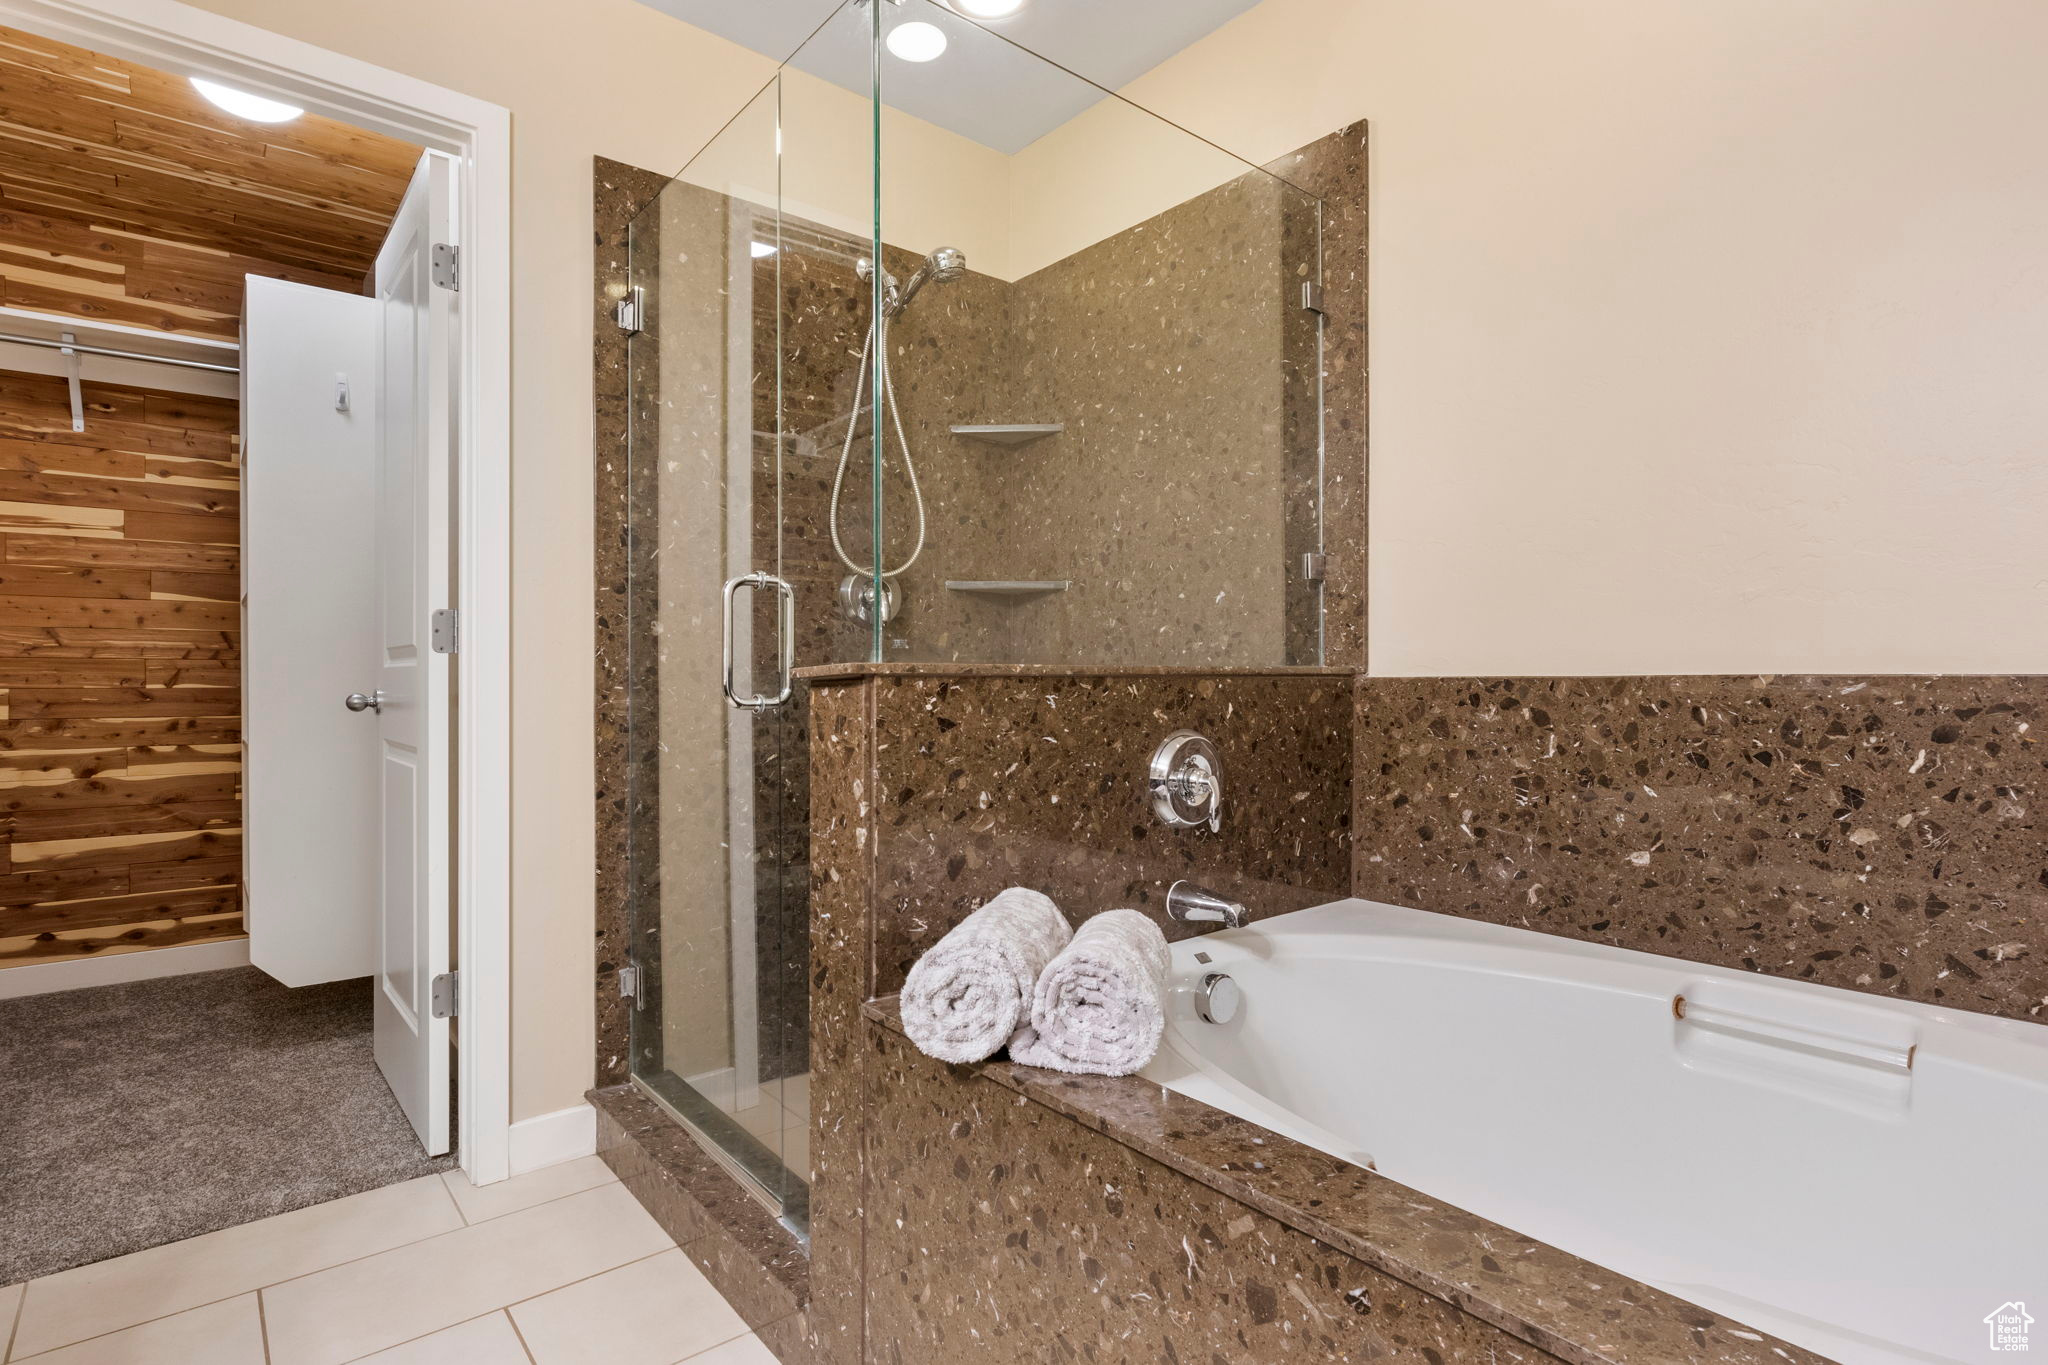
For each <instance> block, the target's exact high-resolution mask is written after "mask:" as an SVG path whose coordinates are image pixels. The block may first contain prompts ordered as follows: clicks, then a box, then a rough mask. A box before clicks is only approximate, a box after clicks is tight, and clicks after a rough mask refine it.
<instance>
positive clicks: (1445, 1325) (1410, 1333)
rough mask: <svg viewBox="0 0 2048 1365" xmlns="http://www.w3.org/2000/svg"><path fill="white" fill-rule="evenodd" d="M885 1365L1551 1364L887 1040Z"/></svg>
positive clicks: (877, 1224) (879, 1068) (880, 1318)
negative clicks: (950, 1363)
mask: <svg viewBox="0 0 2048 1365" xmlns="http://www.w3.org/2000/svg"><path fill="white" fill-rule="evenodd" d="M872 1040H873V1047H874V1056H873V1058H872V1059H871V1066H872V1067H873V1077H872V1082H873V1085H874V1087H875V1094H876V1097H877V1100H878V1101H879V1102H880V1103H881V1104H883V1105H885V1106H886V1110H885V1112H886V1113H887V1114H888V1116H889V1122H888V1123H887V1124H886V1125H883V1126H878V1127H877V1128H876V1130H875V1133H874V1135H873V1137H872V1139H871V1143H870V1145H871V1148H872V1155H871V1161H872V1164H873V1175H874V1181H875V1193H874V1196H873V1197H874V1200H875V1207H874V1216H873V1218H872V1219H871V1220H870V1227H869V1234H868V1238H869V1240H868V1251H869V1304H868V1313H869V1332H870V1340H871V1342H872V1343H873V1349H872V1350H871V1352H870V1359H871V1360H873V1361H875V1362H877V1365H923V1363H924V1362H931V1361H938V1360H944V1359H949V1358H953V1357H955V1356H960V1357H965V1358H971V1359H974V1360H982V1361H991V1362H1012V1361H1014V1362H1018V1363H1019V1365H1022V1363H1023V1362H1039V1361H1047V1360H1057V1361H1070V1360H1086V1361H1091V1362H1100V1365H1120V1363H1123V1362H1128V1363H1129V1365H1138V1362H1145V1363H1146V1365H1150V1363H1151V1362H1154V1361H1232V1362H1235V1361H1247V1362H1249V1361H1257V1362H1260V1363H1261V1365H1265V1363H1266V1362H1274V1363H1275V1365H1277V1363H1278V1362H1283V1361H1352V1362H1355V1361H1368V1360H1372V1361H1379V1360H1415V1361H1423V1360H1427V1359H1430V1358H1431V1355H1430V1353H1431V1352H1434V1353H1435V1358H1436V1359H1438V1360H1442V1361H1465V1360H1494V1361H1541V1360H1548V1359H1551V1358H1552V1357H1550V1356H1548V1355H1546V1354H1545V1353H1544V1352H1542V1351H1540V1350H1537V1349H1535V1348H1533V1347H1531V1346H1529V1345H1527V1344H1526V1343H1524V1342H1521V1341H1519V1340H1516V1339H1515V1338H1513V1337H1511V1336H1509V1335H1508V1334H1506V1333H1504V1332H1502V1331H1501V1330H1500V1329H1498V1328H1497V1327H1494V1326H1492V1325H1490V1324H1488V1323H1486V1322H1483V1321H1481V1320H1480V1319H1478V1318H1475V1317H1473V1316H1471V1315H1470V1314H1467V1313H1461V1312H1459V1311H1457V1310H1455V1309H1453V1308H1451V1307H1450V1306H1449V1305H1448V1304H1444V1303H1442V1302H1441V1301H1439V1300H1434V1299H1431V1298H1430V1297H1429V1296H1428V1295H1425V1294H1422V1293H1420V1292H1419V1291H1417V1290H1415V1289H1413V1288H1412V1287H1410V1286H1408V1285H1404V1284H1402V1283H1400V1282H1399V1281H1397V1280H1395V1279H1393V1278H1392V1277H1391V1276H1388V1275H1386V1274H1385V1273H1383V1272H1381V1271H1378V1270H1376V1269H1374V1268H1373V1267H1371V1266H1369V1265H1366V1264H1364V1263H1363V1262H1361V1261H1359V1260H1357V1259H1356V1258H1354V1257H1352V1256H1349V1255H1347V1254H1345V1253H1344V1252H1342V1251H1340V1250H1338V1249H1336V1248H1334V1247H1332V1246H1330V1245H1327V1244H1325V1243H1321V1242H1318V1241H1316V1240H1315V1239H1314V1238H1312V1237H1309V1236H1307V1235H1305V1234H1303V1233H1301V1232H1299V1231H1296V1230H1295V1229H1294V1228H1292V1227H1289V1226H1288V1225H1286V1224H1285V1223H1282V1222H1281V1221H1279V1220H1277V1219H1275V1218H1272V1217H1270V1216H1268V1215H1266V1214H1264V1213H1261V1212H1259V1211H1257V1210H1255V1209H1252V1208H1249V1207H1247V1206H1245V1205H1244V1204H1242V1203H1240V1202H1238V1201H1236V1200H1234V1199H1232V1198H1229V1197H1227V1196H1225V1195H1222V1194H1219V1193H1217V1192H1216V1191H1214V1190H1212V1189H1211V1188H1209V1187H1208V1186H1206V1185H1203V1184H1201V1183H1199V1182H1197V1181H1194V1180H1190V1179H1188V1178H1187V1177H1186V1176H1184V1175H1182V1174H1181V1173H1179V1172H1177V1171H1175V1170H1173V1169H1171V1168H1170V1167H1168V1166H1166V1165H1163V1164H1161V1163H1159V1162H1157V1161H1154V1160H1151V1159H1148V1158H1147V1157H1146V1156H1144V1155H1142V1154H1140V1153H1139V1152H1137V1151H1135V1150H1133V1149H1132V1148H1130V1147H1128V1146H1126V1145H1124V1144H1121V1143H1118V1142H1115V1141H1112V1140H1110V1139H1108V1138H1106V1137H1104V1136H1103V1135H1101V1134H1100V1133H1098V1132H1096V1131H1092V1130H1090V1129H1089V1128H1087V1127H1085V1126H1083V1125H1081V1124H1076V1123H1073V1122H1071V1121H1069V1119H1068V1118H1067V1117H1066V1116H1064V1115H1062V1114H1060V1113H1057V1112H1054V1111H1053V1110H1051V1109H1048V1108H1046V1107H1045V1106H1043V1105H1039V1104H1035V1103H1032V1102H1031V1101H1030V1100H1029V1099H1028V1098H1027V1097H1026V1096H1024V1095H1022V1094H1019V1093H1017V1092H1015V1091H1012V1090H1010V1089H1008V1088H1005V1087H1003V1086H1001V1085H991V1084H988V1083H987V1082H985V1081H983V1080H981V1079H978V1078H977V1077H976V1076H975V1075H974V1073H973V1070H972V1069H971V1068H949V1067H944V1066H941V1065H940V1064H938V1063H935V1062H932V1061H930V1060H928V1059H926V1058H924V1057H921V1056H919V1055H918V1054H917V1053H916V1051H915V1050H914V1049H912V1048H911V1047H910V1046H909V1044H908V1043H907V1042H904V1041H903V1040H902V1039H900V1038H899V1037H897V1036H896V1035H895V1034H893V1033H890V1032H887V1031H885V1030H883V1029H881V1028H879V1027H877V1028H875V1029H874V1031H873V1034H872Z"/></svg>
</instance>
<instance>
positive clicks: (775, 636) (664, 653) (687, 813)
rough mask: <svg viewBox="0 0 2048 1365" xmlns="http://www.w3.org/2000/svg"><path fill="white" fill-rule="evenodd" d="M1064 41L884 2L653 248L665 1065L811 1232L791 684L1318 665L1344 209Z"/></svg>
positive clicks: (645, 824) (634, 844) (643, 397)
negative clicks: (1326, 222) (1186, 125)
mask: <svg viewBox="0 0 2048 1365" xmlns="http://www.w3.org/2000/svg"><path fill="white" fill-rule="evenodd" d="M908 24H925V25H929V26H931V28H933V29H936V30H937V31H938V33H940V34H941V35H943V37H944V39H945V42H944V50H943V51H942V52H940V53H939V55H938V56H937V57H936V58H934V59H932V60H928V61H922V62H914V61H910V60H906V59H905V58H904V57H902V56H899V55H897V50H896V49H898V48H901V49H902V50H904V51H909V52H916V51H919V50H920V49H919V48H918V46H917V45H916V44H914V43H911V42H909V41H907V40H906V39H904V38H903V37H901V36H898V35H896V30H897V29H898V28H899V27H900V26H903V25H908ZM913 36H916V37H921V38H922V39H923V40H924V45H923V49H922V50H929V48H930V46H931V45H932V42H933V40H932V39H931V37H930V35H929V34H921V35H913ZM892 37H894V38H895V41H894V43H893V45H892ZM1051 55H1052V56H1055V57H1057V58H1058V59H1059V61H1058V64H1055V62H1054V61H1051V60H1047V58H1046V57H1043V56H1040V55H1038V54H1036V53H1034V52H1031V51H1028V50H1026V49H1025V48H1024V47H1022V46H1020V45H1019V44H1018V43H1016V42H1014V41H1012V40H1011V38H1010V37H1007V36H1005V34H1004V32H1003V30H1002V26H1001V25H1000V24H996V23H990V24H988V25H986V26H983V25H981V24H978V23H976V22H972V21H970V20H968V19H966V18H964V17H963V16H962V15H960V14H957V13H955V12H954V11H953V10H952V9H950V8H947V7H946V6H944V5H940V4H938V3H935V0H902V2H901V3H898V2H897V0H878V2H877V3H869V2H868V0H848V3H846V4H844V5H842V6H840V7H839V8H837V9H836V10H833V11H832V12H831V13H830V15H829V17H828V18H826V19H825V20H824V22H823V23H822V25H821V26H820V27H819V28H818V29H817V31H816V32H815V33H813V34H812V35H811V36H810V37H809V39H808V40H807V41H805V42H804V43H803V44H802V46H801V47H800V48H799V49H798V50H797V51H796V52H794V53H793V54H791V56H790V57H789V59H788V60H787V61H786V62H785V63H784V64H783V65H782V67H781V68H780V70H779V71H778V72H777V74H776V76H775V77H774V79H773V80H771V81H770V82H769V83H768V85H767V86H766V87H765V88H764V89H763V90H761V91H760V92H759V94H757V95H756V96H755V98H754V99H753V100H752V101H751V102H750V103H749V104H748V105H747V106H746V107H745V108H744V109H742V110H740V111H738V112H737V113H736V114H735V116H734V117H733V119H732V120H731V122H730V123H729V124H728V125H727V126H726V127H725V129H724V130H723V131H722V132H720V133H719V135H718V136H717V137H716V138H715V139H714V140H713V141H712V142H711V143H710V144H709V145H708V146H707V147H705V148H704V149H703V150H702V151H701V152H700V153H699V154H698V155H697V156H696V157H695V158H694V159H693V160H692V161H691V162H690V164H689V165H688V166H686V167H685V168H684V169H683V170H682V171H681V173H679V174H678V175H676V176H675V177H674V178H673V179H672V180H671V181H669V182H668V184H667V185H666V187H665V188H664V189H663V190H662V191H661V193H660V194H659V195H657V196H656V197H655V198H654V199H653V200H652V201H651V202H649V203H648V204H647V205H646V206H645V207H644V208H643V209H642V210H641V211H640V213H639V214H638V216H637V218H636V219H635V221H634V223H633V226H632V234H631V281H630V290H629V292H628V294H627V297H626V298H625V299H624V300H623V301H622V310H621V317H622V323H623V325H626V326H627V327H628V328H629V329H630V330H633V331H634V335H633V336H632V339H631V342H630V352H629V353H630V361H629V368H630V382H631V388H632V400H631V413H630V438H629V454H628V478H627V482H628V487H629V507H628V509H627V519H628V525H627V542H628V575H627V581H626V583H625V584H624V607H625V619H626V635H627V640H628V644H627V661H626V674H627V689H626V690H627V698H626V704H627V710H628V715H629V720H628V728H629V742H628V764H629V784H628V785H629V790H628V801H627V805H628V809H629V815H628V823H629V830H628V839H629V849H628V863H629V876H628V894H629V896H630V899H631V906H630V912H631V918H632V923H633V945H632V956H633V965H634V966H635V968H636V969H637V976H638V982H639V986H638V991H637V995H636V999H635V1002H634V1009H633V1015H632V1058H631V1069H632V1074H633V1077H634V1080H635V1083H636V1084H637V1085H639V1086H640V1087H641V1088H642V1089H643V1090H644V1091H646V1092H647V1093H648V1094H650V1095H651V1096H653V1097H654V1098H655V1099H656V1100H657V1101H658V1102H660V1103H661V1104H662V1105H664V1106H665V1107H666V1108H667V1109H668V1110H669V1111H670V1112H671V1113H672V1114H673V1115H674V1116H675V1117H676V1118H677V1119H679V1120H680V1121H682V1122H683V1123H685V1124H687V1125H688V1126H689V1127H690V1128H692V1129H693V1130H694V1131H695V1133H696V1135H697V1136H698V1138H699V1139H700V1141H702V1142H703V1144H704V1145H705V1146H706V1148H707V1150H709V1151H711V1152H712V1153H713V1154H714V1155H715V1156H716V1157H718V1158H719V1159H720V1160H721V1161H723V1162H725V1163H726V1164H727V1165H728V1166H729V1168H730V1169H731V1170H732V1171H733V1172H734V1173H735V1174H737V1175H739V1176H741V1177H742V1179H743V1180H744V1182H745V1183H746V1184H747V1185H748V1186H749V1188H751V1189H752V1190H754V1191H755V1192H757V1193H758V1194H759V1196H760V1197H761V1198H762V1199H764V1200H766V1201H767V1202H768V1203H769V1204H770V1205H771V1207H773V1208H774V1209H775V1210H776V1211H777V1213H778V1214H779V1215H780V1216H781V1217H782V1218H783V1219H784V1220H785V1221H786V1222H788V1223H789V1224H790V1225H791V1226H792V1227H793V1228H796V1229H798V1230H802V1228H803V1227H804V1222H805V1190H806V1176H807V1172H808V1168H809V1159H808V1150H807V1132H808V1093H807V1084H806V1081H807V1070H808V1061H807V1054H808V1033H807V1030H808V1012H807V1008H806V1006H807V989H806V982H807V974H808V958H809V954H808V949H809V939H810V922H809V913H808V895H809V881H810V869H809V866H808V857H807V844H808V835H809V791H808V776H809V775H808V754H807V743H808V727H807V710H806V696H805V689H804V685H803V682H802V680H801V679H800V678H796V677H793V676H792V670H793V669H801V668H804V667H806V666H813V665H821V664H842V665H855V664H880V663H904V662H916V663H928V664H935V665H970V664H1008V665H1058V666H1068V667H1074V668H1115V667H1126V666H1148V665H1198V666H1201V667H1205V668H1216V667H1225V666H1233V665H1235V666H1259V667H1265V666H1274V665H1283V664H1314V663H1318V662H1320V661H1321V651H1322V610H1321V584H1320V568H1319V564H1320V551H1321V548H1322V544H1321V536H1322V525H1321V519H1322V501H1323V497H1322V493H1323V481H1324V475H1323V469H1322V421H1323V416H1322V414H1323V402H1322V387H1321V385H1322V380H1321V370H1322V365H1321V346H1322V331H1321V326H1320V321H1321V320H1320V316H1319V312H1318V306H1317V298H1318V287H1319V282H1320V270H1321V263H1320V234H1321V224H1322V217H1321V212H1322V208H1321V205H1320V204H1319V203H1318V201H1317V199H1316V198H1315V197H1314V196H1313V195H1311V194H1308V193H1306V192H1304V191H1303V190H1301V189H1298V188H1296V187H1295V186H1294V185H1292V184H1290V183H1289V182H1288V180H1287V179H1285V178H1283V176H1282V175H1280V174H1275V173H1271V172H1268V171H1265V170H1261V169H1259V168H1257V167H1254V166H1251V165H1249V164H1247V163H1245V162H1242V161H1239V160H1237V159H1236V158H1235V157H1233V156H1231V155H1230V154H1229V153H1227V152H1224V151H1222V150H1220V149H1218V148H1216V147H1214V146H1212V145H1210V144H1208V143H1206V142H1203V141H1202V140H1201V139H1199V138H1196V137H1194V136H1193V135H1191V134H1189V133H1187V132H1184V131H1182V130H1181V129H1179V128H1176V127H1174V126H1172V125H1170V124H1168V123H1166V122H1164V121H1162V120H1160V119H1158V118H1155V117H1154V116H1152V115H1150V114H1148V113H1146V112H1144V111H1143V110H1142V109H1140V108H1138V107H1137V106H1136V105H1134V104H1132V103H1130V102H1129V101H1127V100H1124V99H1122V98H1120V97H1118V96H1117V95H1115V94H1113V93H1111V92H1109V91H1108V90H1105V89H1103V88H1101V87H1099V86H1097V85H1095V84H1092V83H1091V82H1090V81H1089V80H1088V79H1086V78H1085V77H1086V73H1087V70H1088V66H1087V61H1086V59H1085V56H1084V55H1077V54H1073V53H1054V54H1051ZM1077 72H1079V73H1081V74H1076V73H1077Z"/></svg>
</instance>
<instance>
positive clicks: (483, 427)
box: [0, 0, 512, 1185]
mask: <svg viewBox="0 0 2048 1365" xmlns="http://www.w3.org/2000/svg"><path fill="white" fill-rule="evenodd" d="M0 24H6V25H8V26H10V27H13V28H19V29H22V30H24V31H27V32H30V33H38V34H42V35H43V36H45V37H49V38H55V39H57V40H59V41H61V42H67V43H73V44H76V45H77V46H79V47H84V48H89V49H91V50H92V51H95V52H103V53H106V54H107V55H109V56H114V57H120V58H122V59H123V60H126V61H132V62H136V63H139V64H141V65H144V66H152V67H156V68H158V69H159V70H164V71H170V72H173V73H176V74H178V75H185V76H206V77H209V78H211V79H214V80H217V81H220V82H221V83H222V84H225V85H231V86H235V87H236V88H238V89H242V90H248V91H251V92H253V93H256V94H261V95H269V96H272V97H274V98H277V99H282V100H286V101H288V102H290V103H292V104H297V105H301V106H303V107H304V108H306V109H307V110H309V111H311V112H313V113H316V114H321V115H324V116H326V117H328V118H333V119H340V120H342V121H344V122H347V123H351V124H354V125H356V126H357V127H361V128H367V129H370V130H372V131H374V132H379V133H385V134H388V135H390V136H392V137H397V138H403V139H404V140H406V141H408V142H413V143H417V144H419V145H421V146H425V147H430V148H433V149H435V150H437V151H443V152H447V153H449V154H450V155H452V156H453V157H454V158H455V159H456V161H457V163H458V164H459V166H460V168H461V184H460V191H459V194H458V200H459V205H460V208H459V212H460V217H461V235H460V238H459V240H460V241H461V243H462V307H461V309H460V310H459V312H460V315H461V324H460V327H461V331H460V336H461V344H460V349H461V357H460V375H459V378H458V380H457V395H458V401H459V402H460V404H461V420H460V424H459V437H458V442H457V446H456V451H455V461H456V499H455V501H456V506H457V510H456V513H455V517H456V525H455V528H454V530H455V535H456V543H457V545H458V555H457V564H456V581H457V589H456V594H457V602H456V605H457V606H458V607H459V609H460V610H461V613H462V653H461V657H460V661H459V664H458V667H457V669H456V673H457V679H458V681H457V684H456V702H455V709H456V714H455V731H454V733H455V740H456V752H457V761H456V769H455V773H454V779H455V809H456V812H457V813H456V818H455V828H454V830H453V831H452V833H453V835H454V838H455V859H454V862H453V867H454V869H455V889H454V890H455V894H454V900H455V933H456V941H457V944H458V945H459V947H458V950H457V951H458V952H459V954H460V958H459V961H460V970H461V973H462V1013H461V1017H460V1033H461V1040H462V1041H461V1044H460V1046H459V1047H458V1048H457V1058H456V1065H457V1073H456V1074H457V1081H456V1092H457V1100H458V1117H457V1121H458V1124H459V1131H460V1142H461V1160H462V1169H463V1170H464V1171H466V1172H467V1173H468V1174H469V1177H470V1179H471V1180H473V1181H475V1182H476V1183H478V1184H480V1185H481V1184H488V1183H489V1182H491V1181H494V1180H503V1179H504V1178H505V1177H506V1176H507V1175H508V1174H509V1173H510V1172H509V1168H508V1147H509V1134H510V1129H511V1078H512V1067H511V1058H512V1026H511V1024H512V1021H511V981H512V925H511V847H512V839H511V824H512V809H511V796H510V781H511V738H512V723H511V717H512V708H511V693H512V679H511V615H512V613H511V605H512V590H511V588H512V580H511V568H512V565H511V513H512V499H511V484H512V459H511V453H512V426H511V395H512V343H511V319H512V254H511V248H512V121H511V114H510V113H509V111H507V110H506V109H504V108H502V107H500V106H498V105H495V104H490V103H488V102H486V101H484V100H479V99H476V98H474V97H472V96H469V95H464V94H461V93H460V92H458V91H454V90H449V89H446V88H444V87H442V86H438V85H431V84H429V83H427V82H425V81H422V80H417V79H415V78H413V77H411V76H407V75H403V74H401V73H399V72H396V71H389V70H386V69H384V68H383V67H378V66H372V65H371V64H370V63H368V62H363V61H358V60H357V59H355V58H353V57H346V56H343V55H342V54H340V53H337V52H330V51H328V50H326V49H325V48H320V47H315V46H313V45H312V44H310V43H304V42H300V41H299V40H298V39H295V38H287V37H284V36H282V35H280V34H276V33H271V32H269V31H268V30H266V29H260V28H257V27H255V26H254V25H251V24H245V23H242V22H240V21H239V20H235V19H227V18H223V17H222V16H220V15H218V14H213V13H210V12H209V11H206V10H202V9H197V8H194V7H193V6H191V5H187V4H181V3H179V2H178V0H0Z"/></svg>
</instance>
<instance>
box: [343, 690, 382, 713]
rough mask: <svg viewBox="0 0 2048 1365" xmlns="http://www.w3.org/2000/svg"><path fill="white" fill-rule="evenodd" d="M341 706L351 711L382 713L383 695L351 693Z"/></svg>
mask: <svg viewBox="0 0 2048 1365" xmlns="http://www.w3.org/2000/svg"><path fill="white" fill-rule="evenodd" d="M342 705H343V706H346V707H347V708H348V709H349V710H351V711H382V710H383V709H384V694H383V693H382V692H351V693H349V694H348V700H347V701H344V702H343V703H342Z"/></svg>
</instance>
